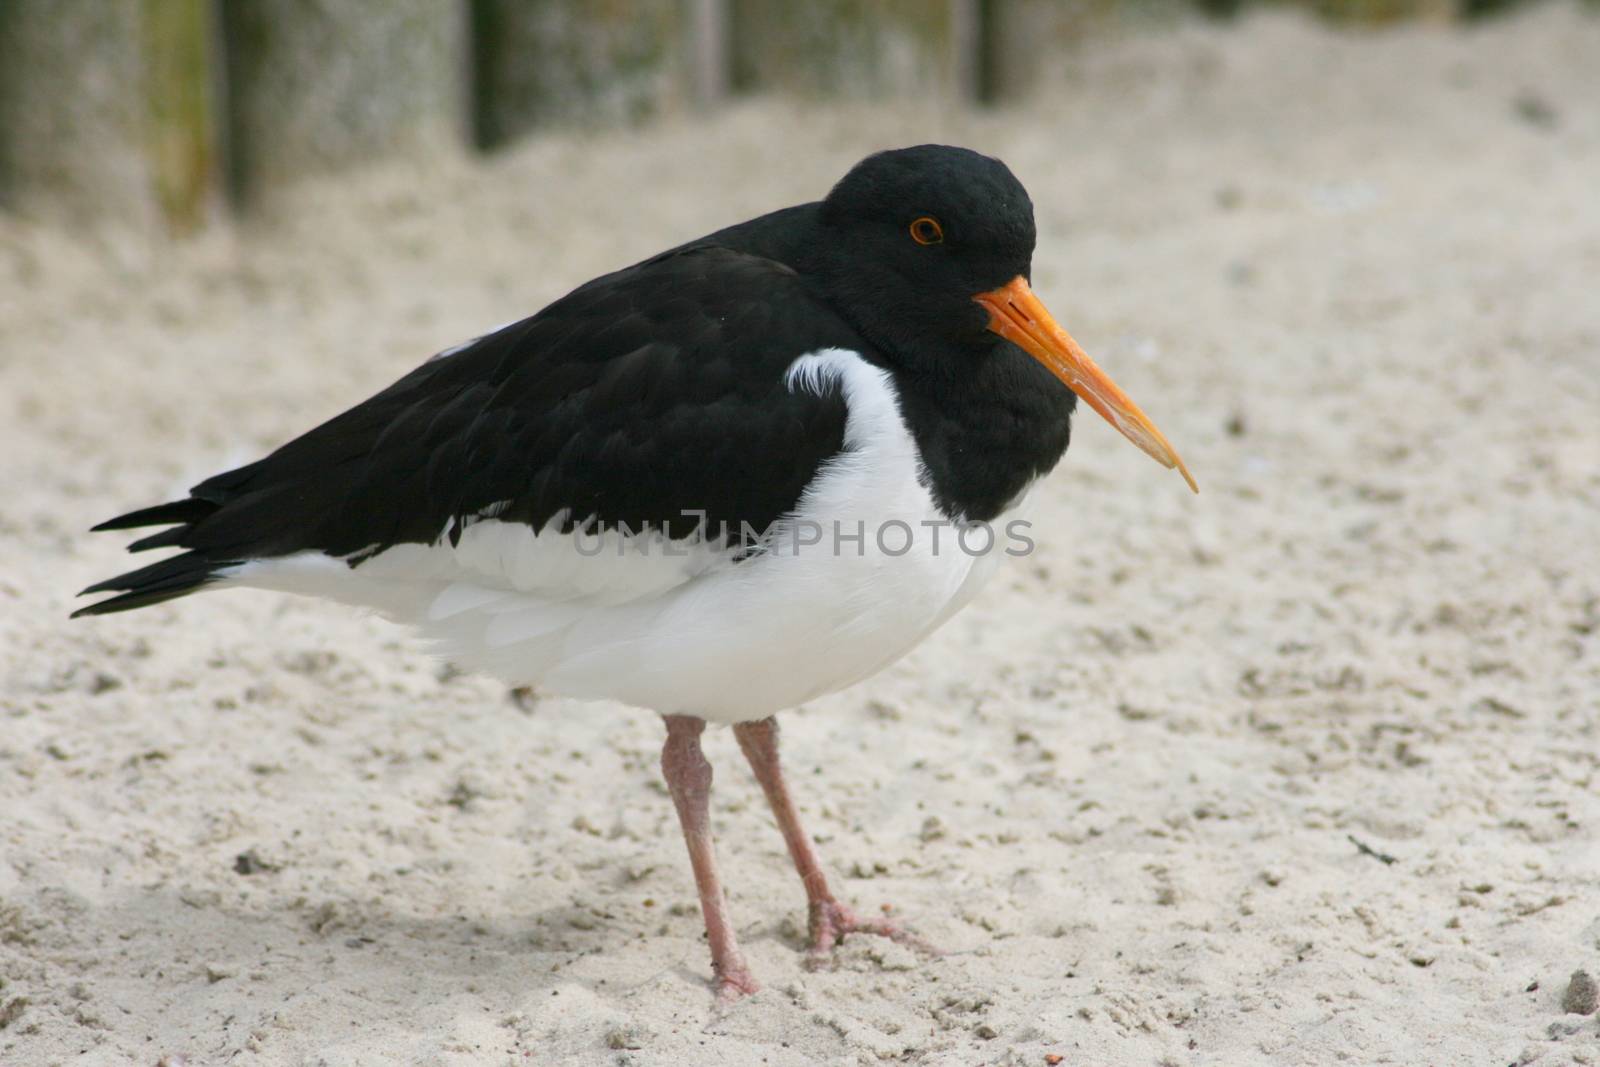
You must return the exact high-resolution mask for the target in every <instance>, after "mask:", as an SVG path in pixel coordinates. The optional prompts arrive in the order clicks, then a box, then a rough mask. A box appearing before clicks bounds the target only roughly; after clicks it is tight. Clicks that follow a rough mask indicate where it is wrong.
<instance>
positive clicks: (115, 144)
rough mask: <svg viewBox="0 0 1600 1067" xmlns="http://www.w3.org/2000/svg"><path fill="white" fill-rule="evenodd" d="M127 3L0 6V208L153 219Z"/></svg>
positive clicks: (133, 18)
mask: <svg viewBox="0 0 1600 1067" xmlns="http://www.w3.org/2000/svg"><path fill="white" fill-rule="evenodd" d="M139 13H140V8H139V6H138V4H137V3H136V2H134V0H123V2H119V3H107V2H104V0H54V2H48V0H33V2H28V0H21V2H19V0H0V204H4V205H5V206H7V207H10V208H13V209H16V210H23V211H28V212H40V213H44V214H61V215H63V216H65V217H68V218H72V219H75V220H78V221H82V220H85V219H96V218H105V217H113V218H118V219H122V220H124V221H128V222H132V223H133V224H135V225H139V226H142V225H145V224H147V223H148V222H149V221H150V220H151V218H152V215H153V213H152V211H151V210H150V208H151V198H150V190H149V184H148V180H147V169H146V165H147V160H146V159H145V144H144V138H145V126H144V121H143V120H144V115H143V114H142V109H141V106H140V105H141V103H142V102H143V96H142V94H141V93H140V92H139V90H138V86H139V81H140V56H139V48H138V40H139Z"/></svg>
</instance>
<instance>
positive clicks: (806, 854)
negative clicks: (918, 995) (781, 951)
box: [733, 718, 937, 965]
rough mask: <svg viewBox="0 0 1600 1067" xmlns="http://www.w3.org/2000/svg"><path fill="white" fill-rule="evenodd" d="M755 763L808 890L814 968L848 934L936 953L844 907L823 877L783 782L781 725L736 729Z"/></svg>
mask: <svg viewBox="0 0 1600 1067" xmlns="http://www.w3.org/2000/svg"><path fill="white" fill-rule="evenodd" d="M733 733H734V736H735V737H737V738H738V739H739V747H740V748H741V749H743V750H744V758H745V759H747V760H749V761H750V769H751V770H752V771H754V772H755V775H756V781H758V782H760V783H761V791H762V792H764V793H765V794H766V795H767V803H768V804H769V805H771V807H772V814H773V816H774V817H775V818H776V819H777V820H778V829H779V830H780V831H781V832H782V833H783V841H784V844H786V845H788V846H789V855H790V857H792V858H793V859H794V866H795V870H797V871H799V872H800V882H801V884H803V885H804V886H805V889H806V905H807V909H808V911H809V913H810V919H811V953H810V955H811V963H812V964H813V965H816V964H819V963H821V962H823V961H825V960H826V959H827V956H828V953H829V952H830V951H831V950H832V949H833V947H834V946H835V945H837V944H838V943H839V942H840V941H841V940H843V938H844V936H845V935H846V934H858V933H859V934H877V935H878V936H880V937H888V938H892V939H894V940H895V941H899V942H902V943H904V944H909V945H912V946H914V947H916V948H919V949H922V950H924V951H929V952H933V951H937V950H935V949H933V948H932V947H931V946H929V945H927V944H926V943H924V942H923V941H921V940H920V939H918V938H917V937H916V936H915V935H914V934H911V933H909V932H907V931H906V930H904V929H902V928H901V927H900V926H898V925H896V924H894V923H892V922H889V921H888V920H887V919H863V918H860V917H859V916H857V915H856V913H855V912H854V911H853V910H852V909H851V908H850V907H849V906H847V905H845V904H841V903H840V902H839V901H838V899H837V898H836V897H834V895H833V893H832V891H831V890H829V888H828V876H827V875H826V874H824V873H823V870H822V861H821V860H820V859H819V858H818V856H817V850H816V849H815V848H814V847H813V846H812V844H811V838H810V837H809V836H808V835H807V834H806V832H805V829H804V828H802V827H801V825H800V813H799V812H798V811H797V810H796V809H795V806H794V799H793V798H792V797H790V796H789V785H788V783H787V782H786V781H785V780H784V777H783V767H782V765H781V764H779V762H778V720H776V719H770V718H769V719H761V720H760V721H758V722H742V723H739V724H738V725H737V726H735V727H734V728H733Z"/></svg>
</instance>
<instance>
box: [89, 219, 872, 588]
mask: <svg viewBox="0 0 1600 1067" xmlns="http://www.w3.org/2000/svg"><path fill="white" fill-rule="evenodd" d="M829 347H840V348H847V349H852V350H854V351H864V350H865V345H864V342H862V341H861V339H860V338H859V336H858V335H857V334H856V333H855V332H854V330H853V329H851V328H850V327H849V326H848V325H846V324H845V323H844V322H843V321H842V320H840V319H839V318H838V317H837V316H836V315H834V314H833V313H832V312H831V311H830V310H829V309H828V308H827V306H826V305H825V304H823V303H822V302H821V301H819V300H817V299H816V298H815V297H814V296H812V294H811V293H810V292H809V290H808V289H807V287H806V284H805V282H804V281H803V279H801V278H800V276H798V275H797V274H795V273H794V272H793V271H792V270H790V269H789V268H788V267H785V266H783V265H782V264H779V263H776V262H773V261H772V260H768V259H762V258H759V257H756V256H751V255H746V254H744V253H740V252H735V251H731V250H728V249H725V248H705V247H701V248H690V249H688V250H682V251H674V252H671V253H667V254H665V255H663V256H660V257H657V258H655V259H653V260H648V261H646V262H644V263H641V264H639V265H637V266H634V267H630V268H628V269H626V270H623V271H619V272H617V273H615V274H610V275H606V276H605V277H602V278H599V279H596V280H595V281H593V282H590V283H589V284H587V285H585V286H583V287H582V288H580V289H577V290H575V291H574V292H572V293H570V294H568V295H567V296H565V297H563V298H562V299H560V300H558V301H556V302H555V303H554V304H551V305H550V306H549V307H547V308H545V309H544V310H543V311H541V312H539V313H538V314H536V315H534V316H533V317H531V318H528V319H524V320H523V321H521V322H518V323H515V324H513V325H510V326H507V327H505V328H503V329H501V330H498V331H496V332H495V333H492V334H489V335H488V336H485V337H483V338H480V339H479V340H477V341H475V342H473V343H471V344H470V345H468V346H466V347H464V348H463V349H461V350H459V351H456V352H453V353H451V354H448V355H443V356H440V357H436V358H435V359H433V360H431V361H429V362H427V363H425V364H423V365H422V366H420V367H418V368H417V369H416V370H414V371H412V372H411V373H410V374H408V375H406V377H404V378H402V379H400V381H398V382H396V383H395V384H394V385H392V386H390V387H389V388H388V389H385V390H384V391H383V392H381V393H379V394H377V395H376V396H374V397H372V398H371V399H369V400H366V401H364V402H363V403H361V404H359V405H357V406H356V407H354V408H351V409H350V410H349V411H346V412H345V413H343V414H342V415H339V416H337V417H335V418H333V419H331V420H329V421H328V422H325V423H323V424H322V425H321V426H318V427H317V428H316V429H314V430H311V431H310V432H309V433H306V434H304V435H303V436H301V437H298V438H296V439H294V440H293V441H290V442H289V443H288V444H286V445H284V446H283V447H281V448H279V449H278V450H277V451H275V452H273V453H272V454H271V455H269V456H267V457H266V458H264V459H261V460H258V461H257V462H255V463H251V464H249V465H248V466H244V467H240V468H238V469H237V470H232V471H228V472H227V473H224V474H219V475H217V476H216V477H213V478H209V479H207V480H206V481H204V482H201V483H200V484H199V485H197V486H195V487H194V489H192V490H191V491H190V496H189V497H188V498H187V499H184V500H179V501H174V502H172V503H169V504H162V505H159V506H157V507H153V508H146V509H144V510H141V511H135V512H132V513H130V514H127V515H123V516H121V517H119V518H115V519H112V520H110V521H109V522H105V523H101V524H100V525H99V526H96V527H95V529H96V530H120V529H128V528H132V527H139V526H154V525H165V524H176V525H174V526H173V527H172V528H171V529H168V530H164V531H162V532H160V533H156V534H154V535H151V536H149V537H146V538H144V539H142V540H140V541H136V542H135V543H134V544H133V545H131V546H130V551H140V550H143V549H150V548H182V549H186V550H187V551H185V552H184V553H183V554H181V555H178V556H174V557H171V558H169V559H165V560H162V561H160V562H159V563H156V564H153V565H151V566H149V567H145V568H142V569H140V570H136V571H133V572H131V573H128V574H124V575H121V576H119V577H117V578H113V579H110V580H108V581H105V582H100V583H98V584H97V585H93V586H90V587H89V588H88V589H86V590H84V592H85V593H96V592H107V591H117V592H121V593H122V595H120V596H116V597H112V598H111V599H109V600H104V601H101V602H99V603H97V604H92V605H90V606H88V607H86V608H83V609H81V610H79V611H78V612H77V613H76V614H79V615H83V614H100V613H104V612H111V611H124V610H127V609H129V608H136V607H142V606H144V605H147V604H153V603H157V602H159V601H162V600H168V599H171V598H172V597H176V596H182V595H184V594H185V593H189V592H193V591H194V590H196V589H198V588H199V587H200V586H202V585H204V584H205V583H206V582H207V581H208V580H210V579H211V578H212V577H213V576H214V575H215V573H216V572H217V570H219V569H220V568H223V567H227V566H230V565H233V564H237V563H241V562H245V561H248V560H252V559H262V558H270V557H275V556H285V555H289V554H292V553H296V552H302V551H307V550H314V551H320V552H324V553H327V554H329V555H333V556H341V557H347V558H348V559H349V561H350V563H351V565H352V566H355V565H358V564H359V563H360V562H361V560H363V559H365V558H367V556H369V555H370V554H372V553H374V552H376V551H381V550H382V549H383V548H386V547H388V546H390V545H395V544H401V543H406V542H416V543H423V544H431V543H433V542H435V541H438V540H439V539H440V538H441V537H451V538H452V539H453V538H456V537H459V535H460V531H461V529H462V528H463V525H464V524H465V523H467V522H470V521H471V520H472V518H473V517H475V516H477V515H479V514H481V513H483V512H484V511H485V509H489V508H491V507H493V508H494V509H496V517H497V518H499V519H501V520H502V521H515V522H524V523H527V524H528V525H529V526H530V527H532V528H533V529H534V530H536V531H537V530H540V529H542V528H544V526H545V525H546V524H548V523H549V522H550V521H551V520H552V518H555V517H556V516H557V515H562V516H564V522H565V523H566V524H567V525H568V526H573V525H578V524H582V523H585V522H587V523H589V524H590V525H589V528H591V529H605V528H617V527H620V526H624V525H625V526H626V527H627V528H628V529H630V530H633V531H640V530H643V529H647V528H649V529H656V530H661V531H665V532H666V533H667V534H668V536H670V537H673V538H682V537H687V536H690V535H692V534H694V533H696V532H697V527H698V525H699V521H700V520H699V519H698V518H697V516H696V515H695V514H691V513H699V512H703V513H704V515H705V521H706V522H707V524H708V529H709V530H711V531H713V532H716V531H720V530H727V531H728V532H729V533H730V534H734V535H737V534H738V533H739V532H740V531H741V530H746V529H748V530H756V531H760V530H764V529H765V528H767V527H768V526H769V525H771V524H772V523H773V522H775V521H777V520H778V519H780V518H781V517H782V516H783V515H785V514H786V513H787V512H789V511H791V510H792V509H793V508H794V507H795V505H796V504H797V502H798V501H799V499H800V495H801V493H802V492H803V490H804V489H805V487H806V485H808V484H809V483H810V482H811V480H812V479H813V478H814V477H815V475H816V473H817V470H818V468H819V467H821V465H822V464H823V463H824V462H826V461H827V460H828V459H829V458H830V457H832V456H834V455H836V454H837V453H838V452H839V451H840V450H841V449H842V448H843V440H844V423H845V406H844V401H843V399H842V397H841V396H840V395H839V393H838V391H837V389H836V388H835V389H833V390H831V391H827V392H825V393H824V394H823V395H820V396H819V395H815V394H813V393H809V392H805V391H791V390H790V389H789V388H788V387H787V385H786V383H785V382H784V373H785V371H786V370H787V369H788V367H789V365H790V364H791V363H792V362H793V361H794V360H795V359H796V358H797V357H798V356H800V355H802V354H804V353H806V352H811V351H815V350H817V349H820V348H829Z"/></svg>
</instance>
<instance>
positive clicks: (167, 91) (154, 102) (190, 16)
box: [141, 0, 219, 233]
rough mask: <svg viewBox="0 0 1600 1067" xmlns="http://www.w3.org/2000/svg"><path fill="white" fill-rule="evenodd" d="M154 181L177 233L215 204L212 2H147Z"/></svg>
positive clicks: (145, 47) (148, 106) (145, 21)
mask: <svg viewBox="0 0 1600 1067" xmlns="http://www.w3.org/2000/svg"><path fill="white" fill-rule="evenodd" d="M141 30H142V34H141V40H142V43H143V53H144V84H145V99H146V110H147V112H148V123H149V134H148V144H149V152H150V170H151V177H152V180H153V183H154V186H155V193H156V201H157V203H158V204H159V205H160V207H161V213H162V216H163V217H164V218H165V219H166V221H167V225H168V226H169V227H170V228H171V229H172V230H173V231H174V232H176V233H187V232H190V231H192V230H195V229H197V228H198V227H199V226H200V224H201V223H202V222H204V221H205V218H206V214H207V212H208V211H209V210H210V208H211V206H212V205H213V204H214V203H215V196H214V193H215V191H216V188H217V173H218V154H219V153H218V151H217V123H216V109H215V97H216V92H217V82H216V78H217V71H216V69H215V56H214V55H213V44H214V42H215V40H216V34H215V31H214V27H213V25H212V6H211V0H144V11H143V19H142V25H141Z"/></svg>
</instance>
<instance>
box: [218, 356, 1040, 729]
mask: <svg viewBox="0 0 1600 1067" xmlns="http://www.w3.org/2000/svg"><path fill="white" fill-rule="evenodd" d="M789 379H790V383H791V387H792V388H797V389H820V388H823V387H825V383H827V382H828V381H829V380H832V379H837V381H838V382H839V383H840V384H841V386H842V387H843V390H844V396H845V400H846V403H847V406H848V417H847V422H846V429H845V445H846V451H845V453H844V454H842V455H840V456H839V457H837V458H836V459H834V460H833V461H831V462H830V463H829V464H828V465H827V466H826V467H825V468H824V469H823V470H822V472H821V473H820V474H819V475H818V477H817V479H816V480H815V481H814V482H813V483H812V485H811V486H810V487H809V488H808V489H807V491H806V493H805V495H804V497H803V498H802V499H801V501H800V505H799V507H798V508H797V509H796V511H795V514H794V515H792V516H791V517H790V518H789V519H788V520H786V522H785V524H783V525H782V526H781V527H780V528H779V529H778V530H777V531H775V537H774V538H773V540H772V542H771V544H772V550H771V551H769V552H768V553H766V554H763V555H760V556H756V557H753V558H750V559H747V560H745V561H743V562H738V563H736V562H733V560H732V559H731V557H730V556H729V555H728V554H727V553H726V552H723V551H719V550H716V549H713V548H712V547H709V546H696V547H693V548H690V549H688V550H686V551H685V550H683V549H681V548H678V547H676V546H672V545H669V544H667V543H665V542H663V541H662V540H661V539H659V538H652V539H648V540H646V539H638V538H635V539H633V540H631V541H629V542H627V543H623V542H621V541H620V540H619V539H617V538H616V537H608V538H598V539H597V538H593V537H590V538H580V537H578V536H576V535H571V534H562V533H558V532H555V530H554V529H552V528H547V529H546V531H545V532H543V533H542V534H540V535H539V536H537V537H535V536H534V535H533V534H532V532H531V531H530V530H529V529H528V528H527V527H526V526H522V525H520V524H515V523H503V522H500V521H498V520H496V519H485V520H483V521H479V522H476V523H473V524H472V525H470V526H468V527H467V528H466V530H465V531H464V532H463V533H462V535H461V538H460V541H459V543H458V544H456V545H455V546H453V547H452V546H451V545H450V544H449V542H448V541H447V540H444V539H443V538H441V539H440V541H439V542H436V543H435V544H433V545H401V546H397V547H395V548H392V549H390V550H388V551H386V552H383V553H381V554H380V555H378V556H375V557H373V558H372V559H370V560H368V561H366V562H364V563H362V564H361V565H360V566H359V567H356V568H350V567H349V566H347V564H345V563H344V562H343V561H339V560H332V559H329V558H328V557H325V556H321V557H319V556H312V555H311V554H305V555H302V556H297V557H291V558H290V559H288V560H279V561H263V562H258V563H252V564H247V565H245V566H244V567H243V568H241V569H240V570H239V572H238V573H237V574H236V575H234V580H236V581H238V582H240V583H242V584H250V585H256V586H265V587H268V588H278V589H287V590H290V591H295V592H314V593H318V594H320V595H323V596H331V597H333V598H335V599H341V600H346V601H349V602H353V603H358V604H364V605H367V606H370V607H375V608H377V609H379V610H381V611H384V612H385V613H386V614H389V615H391V616H392V617H395V618H396V619H398V620H401V621H406V622H410V623H413V624H415V625H417V626H418V627H419V628H420V629H421V631H422V633H423V634H424V635H425V636H426V637H428V638H430V639H431V640H432V641H433V642H435V643H436V645H437V647H438V648H439V650H440V651H441V652H442V653H443V654H445V655H446V656H448V657H449V658H450V659H451V660H453V661H454V662H457V663H459V664H460V665H461V666H463V667H465V668H467V669H471V670H478V671H482V672H485V673H488V674H490V675H492V676H495V677H497V678H500V679H502V680H504V681H505V682H507V683H509V684H512V685H533V686H536V687H538V688H539V689H540V690H541V691H545V692H551V693H557V694H561V695H565V696H572V697H581V698H589V699H608V700H617V701H621V702H623V703H627V704H634V705H638V706H641V707H646V708H653V709H655V710H657V711H661V712H681V713H686V714H693V715H698V716H701V717H703V718H706V719H710V720H713V721H719V722H740V721H745V720H749V719H757V718H762V717H764V716H767V715H770V714H772V713H773V712H775V711H780V710H782V709H784V708H788V707H793V706H794V705H796V704H800V703H803V702H805V701H807V700H811V699H813V698H815V697H818V696H821V695H823V694H825V693H830V692H833V691H835V690H838V689H841V688H844V687H845V686H848V685H850V684H852V683H854V682H857V681H860V680H861V679H863V678H866V677H868V676H870V675H872V674H874V673H876V672H877V671H879V670H882V669H883V668H884V667H886V666H887V665H889V664H890V663H892V662H894V661H895V660H896V659H898V658H900V657H901V656H903V655H904V654H905V653H907V652H908V651H910V650H911V649H912V648H913V647H915V645H916V644H917V643H918V642H919V641H921V640H922V639H923V638H924V637H926V636H927V635H928V634H929V633H931V632H932V631H933V630H934V629H935V628H937V627H938V626H939V625H940V624H942V623H943V622H944V621H945V620H947V619H948V618H949V617H950V616H951V615H953V614H954V613H955V612H956V611H957V610H959V609H960V608H961V607H962V606H964V605H965V604H966V603H968V602H969V601H970V600H971V599H972V598H973V596H975V595H976V594H977V592H978V590H979V589H980V588H981V587H982V585H983V584H984V582H986V581H987V580H988V579H989V577H991V576H992V574H993V573H994V571H995V570H996V569H997V567H998V565H999V563H1000V561H1001V560H1002V559H1004V558H1005V554H1006V550H1007V548H1008V547H1012V548H1014V547H1015V546H1016V542H1015V541H1013V540H1011V539H1010V538H1009V537H1008V526H1009V524H1010V523H1012V522H1014V521H1015V520H1016V519H1017V518H1018V516H1019V510H1017V509H1018V508H1020V505H1021V500H1020V499H1019V501H1018V502H1017V505H1016V506H1015V507H1014V509H1013V510H1012V511H1011V512H1008V513H1007V514H1006V515H1003V516H1001V517H1000V518H999V519H997V520H996V521H995V522H994V523H993V524H992V525H991V527H990V529H988V530H983V529H975V530H969V531H968V533H967V536H966V537H965V538H962V537H960V536H958V530H957V529H956V528H955V527H954V526H952V525H951V524H950V523H949V521H948V520H947V519H946V518H945V516H943V515H941V514H940V513H939V511H938V509H937V508H936V507H935V505H934V503H933V500H932V498H931V496H930V494H929V493H928V490H927V489H926V488H924V487H923V485H922V484H921V480H920V478H919V476H920V475H921V474H922V472H921V471H920V470H919V467H918V462H917V453H916V450H915V447H914V445H913V442H912V438H911V435H910V433H909V432H908V431H907V429H906V427H905V424H904V422H903V421H902V420H901V417H900V412H899V408H898V405H897V403H896V399H895V394H894V390H893V386H892V384H891V380H890V378H889V376H888V375H887V374H885V373H884V372H883V371H881V370H879V369H877V368H875V367H873V366H871V365H870V364H868V363H866V362H865V361H864V360H862V359H861V358H860V357H859V356H857V355H856V354H855V353H853V352H847V351H842V350H828V351H824V352H819V353H814V354H812V355H809V356H804V357H802V358H801V359H799V360H797V361H796V362H795V364H794V366H793V367H792V368H791V370H790V375H789ZM558 525H559V524H558V523H552V524H551V527H555V526H558ZM858 533H859V535H860V537H859V539H858V538H857V534H858ZM811 542H815V543H811ZM674 550H675V551H674Z"/></svg>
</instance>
